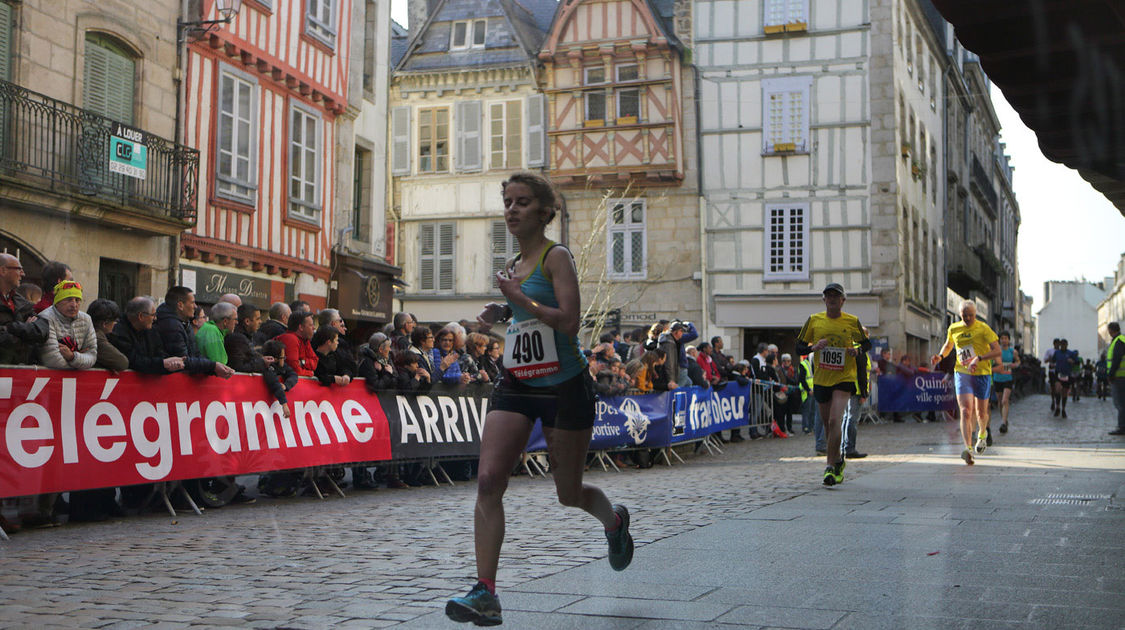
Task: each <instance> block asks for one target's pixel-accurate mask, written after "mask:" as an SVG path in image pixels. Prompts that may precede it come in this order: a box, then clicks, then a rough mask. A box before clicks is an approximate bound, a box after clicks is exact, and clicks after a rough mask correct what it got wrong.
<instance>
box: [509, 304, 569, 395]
mask: <svg viewBox="0 0 1125 630" xmlns="http://www.w3.org/2000/svg"><path fill="white" fill-rule="evenodd" d="M504 368H505V369H507V370H508V372H509V373H510V374H511V375H512V376H514V377H516V378H518V379H521V380H522V379H527V378H539V377H540V376H548V375H551V374H555V373H557V372H558V371H559V351H558V348H556V347H555V330H554V329H553V328H551V327H550V326H548V325H547V324H544V323H543V322H541V321H539V320H538V319H530V320H527V321H523V322H512V323H511V324H509V325H508V331H507V332H506V333H505V334H504Z"/></svg>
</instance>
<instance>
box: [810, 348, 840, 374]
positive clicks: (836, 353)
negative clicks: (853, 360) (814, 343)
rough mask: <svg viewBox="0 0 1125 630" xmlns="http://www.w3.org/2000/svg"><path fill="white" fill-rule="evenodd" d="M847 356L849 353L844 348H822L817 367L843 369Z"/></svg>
mask: <svg viewBox="0 0 1125 630" xmlns="http://www.w3.org/2000/svg"><path fill="white" fill-rule="evenodd" d="M846 356H848V354H847V352H845V351H844V349H843V348H822V349H821V350H820V360H819V361H818V362H817V365H816V367H817V368H818V369H822V370H842V369H844V357H846Z"/></svg>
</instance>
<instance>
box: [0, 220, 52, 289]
mask: <svg viewBox="0 0 1125 630" xmlns="http://www.w3.org/2000/svg"><path fill="white" fill-rule="evenodd" d="M0 253H4V254H11V255H13V256H15V257H16V258H19V260H20V264H21V265H22V266H23V273H24V277H23V281H24V282H34V283H35V284H38V285H40V286H42V284H41V283H42V282H43V280H42V276H43V265H45V264H47V260H46V259H45V258H43V257H41V256H39V255H38V254H37V253H36V252H34V251H33V250H32V249H31V248H30V247H28V246H27V245H25V244H24V243H21V242H19V241H17V240H16V239H14V238H12V237H10V236H7V235H6V234H2V233H0Z"/></svg>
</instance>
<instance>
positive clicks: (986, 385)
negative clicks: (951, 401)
mask: <svg viewBox="0 0 1125 630" xmlns="http://www.w3.org/2000/svg"><path fill="white" fill-rule="evenodd" d="M953 384H954V386H955V388H956V389H957V395H958V396H960V395H961V394H972V395H973V396H976V397H977V398H980V399H981V400H988V396H989V394H990V393H991V392H992V377H991V376H989V375H988V374H977V375H975V376H974V375H972V374H964V373H961V372H956V373H954V375H953Z"/></svg>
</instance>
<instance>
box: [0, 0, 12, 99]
mask: <svg viewBox="0 0 1125 630" xmlns="http://www.w3.org/2000/svg"><path fill="white" fill-rule="evenodd" d="M0 80H3V81H11V80H12V5H10V4H8V3H7V2H0ZM2 111H3V110H0V112H2Z"/></svg>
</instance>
